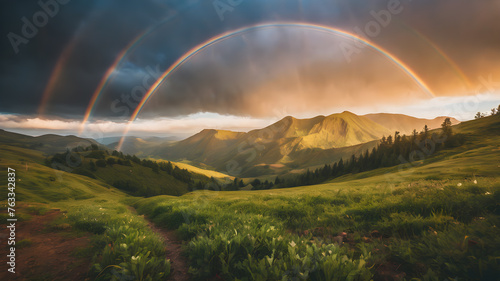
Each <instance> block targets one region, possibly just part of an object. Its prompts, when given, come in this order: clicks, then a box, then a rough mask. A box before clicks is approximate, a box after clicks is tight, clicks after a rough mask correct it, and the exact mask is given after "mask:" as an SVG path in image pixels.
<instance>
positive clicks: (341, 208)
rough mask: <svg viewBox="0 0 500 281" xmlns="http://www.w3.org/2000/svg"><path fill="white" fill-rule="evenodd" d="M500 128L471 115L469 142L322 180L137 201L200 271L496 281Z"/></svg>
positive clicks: (267, 276)
mask: <svg viewBox="0 0 500 281" xmlns="http://www.w3.org/2000/svg"><path fill="white" fill-rule="evenodd" d="M499 128H500V115H497V116H493V117H487V118H482V119H480V120H474V121H469V122H464V123H462V124H460V125H458V126H454V127H453V130H454V131H455V132H457V133H458V132H459V133H462V134H465V135H466V142H465V144H464V145H461V146H459V147H455V148H450V149H443V150H440V151H438V152H435V153H432V154H431V155H429V156H428V157H425V158H424V159H421V160H419V161H415V162H412V163H405V164H402V165H398V166H394V167H388V168H380V169H376V170H372V171H368V172H363V173H357V174H350V175H345V176H343V177H340V178H336V179H334V180H332V181H330V182H328V183H324V184H319V185H313V186H307V187H296V188H287V189H272V190H265V191H263V190H259V191H237V192H214V191H211V192H210V191H198V192H193V193H189V194H186V195H184V196H181V197H179V198H172V197H165V196H159V197H154V198H149V199H142V200H139V201H138V202H137V203H136V204H135V206H136V207H138V210H139V212H141V213H144V214H146V215H148V216H150V217H151V218H152V219H153V221H154V222H155V223H156V224H158V225H163V226H166V227H168V228H170V229H176V230H177V233H179V235H181V236H182V237H183V239H185V240H186V242H187V246H186V250H185V251H186V254H187V255H188V256H189V258H190V261H191V263H192V265H193V269H192V270H191V272H192V274H193V276H194V277H195V278H196V280H207V279H210V278H212V277H214V276H220V277H221V278H223V279H227V280H244V279H245V278H248V276H251V278H249V280H281V279H283V278H284V279H285V280H292V279H294V278H296V279H297V280H339V279H340V280H345V279H349V280H372V279H374V280H436V281H437V280H497V278H498V276H499V275H500V266H499V262H500V260H499V258H498V257H500V238H499V237H500V230H499V229H498V227H497V226H498V224H499V223H500V212H499V210H500V205H499V202H500V177H499V175H500V174H499V167H500V130H498V129H499ZM200 202H201V203H200ZM221 214H223V215H221ZM290 268H293V269H294V270H290Z"/></svg>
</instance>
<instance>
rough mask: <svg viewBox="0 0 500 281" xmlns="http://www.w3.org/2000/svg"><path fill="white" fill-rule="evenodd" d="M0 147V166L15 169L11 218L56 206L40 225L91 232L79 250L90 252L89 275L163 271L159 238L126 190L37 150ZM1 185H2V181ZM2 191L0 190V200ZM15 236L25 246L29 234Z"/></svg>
mask: <svg viewBox="0 0 500 281" xmlns="http://www.w3.org/2000/svg"><path fill="white" fill-rule="evenodd" d="M0 151H1V152H2V158H1V161H0V170H2V171H7V168H8V167H10V168H13V169H15V170H16V189H15V192H16V206H15V209H16V212H17V213H16V216H17V218H18V219H19V220H20V221H27V222H28V223H29V220H30V219H31V218H32V217H33V216H39V215H44V214H45V213H46V212H47V211H49V210H50V209H60V210H61V211H62V212H63V216H62V217H61V218H58V219H56V220H55V221H52V222H49V224H48V225H47V226H46V227H45V229H44V231H46V232H49V233H50V232H58V231H60V230H61V229H64V230H68V231H69V232H67V233H66V232H65V233H66V234H65V235H68V236H79V235H82V234H83V233H86V234H87V235H90V236H91V241H92V247H91V249H90V250H88V251H87V250H86V251H85V253H86V254H87V255H90V256H93V262H92V264H89V276H91V277H92V280H112V279H114V278H121V279H124V278H125V279H126V278H128V279H127V280H160V279H163V278H165V277H166V276H167V275H168V274H169V272H170V261H168V260H167V259H166V257H165V250H164V242H163V240H162V239H161V238H160V237H159V236H158V235H156V234H155V233H153V232H152V231H151V230H150V229H149V228H148V226H147V222H146V221H145V220H144V218H142V217H139V216H137V215H136V214H133V213H132V212H131V211H130V210H129V209H128V206H127V205H126V204H125V203H123V202H124V201H126V200H127V199H128V198H130V196H129V195H127V194H125V193H123V192H121V191H119V190H117V189H115V188H113V187H111V186H109V185H107V184H105V183H103V182H102V181H99V180H95V179H91V178H88V177H84V176H80V175H76V174H72V173H67V172H62V171H57V170H54V169H51V168H49V167H47V166H45V165H43V164H42V163H43V160H44V158H45V157H44V156H43V155H42V153H41V152H37V151H33V150H29V149H24V148H19V147H13V146H8V145H0ZM26 163H28V167H27V168H26ZM5 173H6V172H5ZM1 187H2V188H1V189H2V190H7V187H6V185H4V184H2V186H1ZM6 195H7V192H5V193H2V194H1V195H0V197H1V200H2V203H3V204H2V205H6ZM6 215H7V214H5V213H2V214H1V217H2V218H6V217H7V216H6ZM4 222H5V219H3V223H2V224H4ZM18 242H19V244H18V245H17V247H20V248H22V247H30V240H29V239H25V240H21V241H18Z"/></svg>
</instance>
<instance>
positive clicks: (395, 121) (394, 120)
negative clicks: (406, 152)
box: [363, 113, 460, 135]
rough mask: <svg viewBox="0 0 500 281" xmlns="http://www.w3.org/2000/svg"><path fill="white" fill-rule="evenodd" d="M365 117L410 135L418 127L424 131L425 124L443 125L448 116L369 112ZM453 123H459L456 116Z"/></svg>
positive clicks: (432, 127) (430, 125) (429, 125)
mask: <svg viewBox="0 0 500 281" xmlns="http://www.w3.org/2000/svg"><path fill="white" fill-rule="evenodd" d="M363 116H364V117H366V118H368V119H370V120H372V121H374V122H376V123H378V124H380V125H382V126H384V127H386V128H387V129H389V130H390V131H391V132H392V133H394V132H395V131H399V132H401V134H405V135H409V134H411V132H412V131H413V129H416V130H417V131H419V132H420V131H422V129H423V128H424V126H425V125H427V126H428V127H429V129H430V130H432V129H437V128H440V127H441V124H443V121H444V119H446V118H447V117H444V116H441V117H436V118H434V119H424V118H416V117H412V116H408V115H404V114H391V113H377V114H367V115H363ZM450 119H451V123H452V125H456V124H459V123H460V121H458V120H457V119H455V118H450Z"/></svg>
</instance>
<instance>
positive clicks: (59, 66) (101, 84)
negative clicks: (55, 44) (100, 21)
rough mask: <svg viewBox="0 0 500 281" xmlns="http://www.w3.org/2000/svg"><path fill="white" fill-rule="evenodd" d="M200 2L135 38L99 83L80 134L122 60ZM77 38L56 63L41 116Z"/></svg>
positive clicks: (192, 4)
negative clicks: (160, 28) (156, 32)
mask: <svg viewBox="0 0 500 281" xmlns="http://www.w3.org/2000/svg"><path fill="white" fill-rule="evenodd" d="M198 2H199V0H198V1H194V2H192V3H189V4H187V5H185V6H183V7H181V8H180V9H179V10H178V11H177V13H175V14H173V15H169V16H167V17H165V18H164V19H162V20H161V21H160V22H158V23H157V24H155V25H154V26H151V27H150V28H148V29H146V30H145V31H144V32H142V33H141V34H140V35H139V36H137V37H136V38H134V39H133V40H132V41H131V42H130V43H129V44H128V45H127V47H126V48H125V49H123V50H122V51H121V52H120V53H119V54H118V56H117V57H116V59H115V61H114V62H113V64H112V65H111V67H110V68H108V70H107V71H106V73H105V75H104V77H103V79H101V81H100V82H99V85H98V87H97V89H96V90H95V91H94V93H93V95H92V98H91V99H90V103H89V105H88V107H87V109H86V110H85V115H84V119H83V121H82V123H81V125H80V129H79V134H81V133H82V132H83V130H84V128H85V124H86V123H87V121H88V119H89V117H90V115H91V114H92V110H93V108H94V105H95V103H96V102H97V100H98V99H99V96H100V95H101V94H102V92H103V90H104V88H106V86H107V85H108V83H109V82H110V81H109V79H110V77H111V75H112V74H113V72H114V70H115V68H116V67H117V66H119V65H120V64H121V62H122V60H123V59H124V58H125V57H126V56H127V55H128V54H130V53H131V52H132V51H133V50H134V49H135V47H136V46H137V45H138V44H139V43H140V42H141V41H142V40H144V39H145V38H147V36H148V35H150V34H152V33H153V32H154V31H155V30H156V29H158V28H159V27H161V26H163V25H164V24H165V23H167V22H168V21H170V20H171V19H173V18H174V17H176V16H177V15H179V12H180V11H183V10H186V9H188V8H189V7H191V6H194V5H195V4H197V3H198ZM76 42H77V40H76V37H74V38H73V40H72V41H71V43H70V44H69V45H68V46H67V47H66V48H65V49H64V51H63V53H62V54H61V56H60V57H59V59H58V61H57V63H56V66H55V68H54V70H53V71H52V74H51V76H50V78H49V82H48V83H47V86H46V88H45V90H44V92H43V94H42V99H41V101H40V106H39V107H38V112H39V114H43V113H44V112H45V110H46V107H47V103H48V101H49V99H50V97H51V95H52V92H53V91H54V88H55V86H56V84H57V81H58V79H59V77H60V75H61V73H62V71H63V68H64V65H65V64H66V62H67V61H68V59H69V57H70V55H71V53H72V51H73V49H74V47H75V45H76Z"/></svg>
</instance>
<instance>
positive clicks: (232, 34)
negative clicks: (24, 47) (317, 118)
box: [82, 22, 435, 150]
mask: <svg viewBox="0 0 500 281" xmlns="http://www.w3.org/2000/svg"><path fill="white" fill-rule="evenodd" d="M274 27H294V28H302V29H309V30H313V31H320V32H326V33H329V34H334V35H337V36H341V37H344V38H347V39H351V40H355V41H358V42H360V43H362V44H364V45H366V46H368V47H370V48H372V49H373V50H375V51H377V52H379V53H380V54H382V55H383V56H385V57H386V58H388V59H389V60H390V61H391V62H393V63H394V64H395V65H396V66H397V67H399V68H400V69H401V70H403V71H404V72H405V73H406V74H407V75H408V76H409V77H410V78H411V79H413V80H414V81H415V83H416V84H418V85H419V86H420V87H421V88H422V89H423V90H424V91H425V92H426V93H427V94H429V95H430V96H431V97H435V95H434V94H433V92H432V91H431V90H430V89H429V87H428V86H427V85H426V84H425V82H424V81H423V80H422V79H421V78H420V77H419V76H418V75H417V74H416V73H415V72H414V71H413V70H412V69H411V68H410V67H408V66H407V65H406V64H405V63H403V62H402V61H401V60H400V59H398V58H397V57H395V56H394V55H392V54H391V53H389V52H388V51H386V50H384V49H383V48H382V47H380V46H379V45H377V44H375V43H373V42H370V41H368V40H366V39H364V38H362V37H360V36H358V35H356V34H353V33H350V32H347V31H344V30H340V29H337V28H333V27H330V26H324V25H318V24H309V23H302V22H274V23H266V24H258V25H252V26H247V27H243V28H240V29H237V30H233V31H229V32H225V33H223V34H220V35H217V36H215V37H212V38H210V39H209V40H207V41H205V42H203V43H201V44H199V45H197V46H195V47H194V48H192V49H191V50H189V51H188V52H187V53H185V54H184V55H183V56H182V57H180V58H179V59H177V60H176V61H175V62H174V63H173V64H172V65H171V66H170V67H169V68H168V69H167V70H166V71H165V72H164V73H163V74H162V75H161V76H160V77H159V78H158V79H157V80H156V82H155V83H154V84H153V85H152V86H151V88H150V89H149V90H148V91H147V92H146V94H145V95H144V97H143V98H142V100H141V101H140V103H139V104H138V106H137V107H136V109H135V110H134V112H133V113H132V115H131V117H130V119H129V121H128V122H127V125H126V128H125V130H124V132H123V136H122V138H121V139H120V142H119V144H118V146H117V150H120V149H121V147H122V145H123V142H124V140H125V137H126V135H127V134H128V132H129V131H130V128H131V125H132V123H133V122H134V121H135V119H136V118H137V116H138V115H139V113H140V112H141V110H142V108H143V107H144V105H145V104H146V103H147V101H148V100H149V99H150V98H151V96H153V94H154V93H155V92H156V90H157V89H158V87H159V86H160V85H161V84H162V82H163V81H164V80H165V79H166V78H167V77H168V76H169V75H170V74H172V73H173V72H174V71H175V70H177V69H178V68H179V67H181V66H182V65H183V64H184V63H185V62H187V61H188V60H189V59H190V58H192V57H194V56H195V55H196V54H198V53H199V52H201V51H202V50H204V49H206V48H208V47H210V46H213V45H215V44H217V43H220V42H222V41H224V40H227V39H230V38H232V37H235V36H239V35H242V34H244V33H247V32H250V31H253V30H257V29H264V28H274ZM134 42H135V41H133V42H132V43H131V44H130V45H131V46H134V44H135V43H134ZM127 52H128V49H127V48H126V49H124V51H122V53H123V54H126V53H127ZM119 58H120V56H118V58H117V60H116V61H115V63H114V64H113V65H112V67H110V68H109V70H108V71H107V73H106V76H105V77H104V78H103V80H102V81H101V83H100V85H99V87H98V89H97V90H96V92H95V93H94V96H93V97H92V101H91V103H90V105H89V108H88V109H87V111H86V114H85V118H84V120H83V122H82V127H83V126H84V125H85V123H86V122H87V120H88V117H89V115H90V113H91V112H92V108H93V106H94V104H95V101H96V100H97V98H98V97H99V95H100V93H101V92H102V88H103V87H104V86H105V85H106V81H107V80H108V78H109V75H111V73H112V72H113V71H114V69H115V67H116V66H117V65H118V63H119V61H120V59H119Z"/></svg>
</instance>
